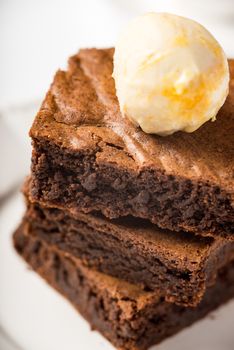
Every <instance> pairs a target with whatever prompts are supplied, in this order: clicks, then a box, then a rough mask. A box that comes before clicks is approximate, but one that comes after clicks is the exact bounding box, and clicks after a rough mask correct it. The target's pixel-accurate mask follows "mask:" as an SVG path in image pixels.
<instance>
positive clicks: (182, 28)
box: [113, 13, 229, 135]
mask: <svg viewBox="0 0 234 350" xmlns="http://www.w3.org/2000/svg"><path fill="white" fill-rule="evenodd" d="M113 77H114V79H115V84H116V92H117V97H118V100H119V104H120V109H121V112H122V114H123V115H124V116H126V117H128V118H130V119H131V120H132V121H133V122H134V123H136V124H137V125H139V126H140V127H141V128H142V129H143V131H145V132H146V133H153V134H159V135H169V134H172V133H174V132H176V131H179V130H182V131H186V132H193V131H195V130H196V129H198V128H199V127H200V126H201V125H202V124H203V123H205V122H206V121H208V120H210V119H212V120H215V117H216V115H217V113H218V111H219V109H220V108H221V106H222V105H223V103H224V101H225V99H226V97H227V94H228V86H229V69H228V62H227V58H226V56H225V54H224V51H223V49H222V47H221V46H220V44H219V43H218V42H217V41H216V39H215V38H214V37H213V36H212V35H211V34H210V33H209V32H208V31H207V30H206V29H205V28H204V27H203V26H202V25H200V24H199V23H197V22H195V21H193V20H191V19H188V18H184V17H180V16H176V15H173V14H169V13H148V14H145V15H143V16H140V17H138V18H136V19H134V20H133V21H132V22H130V23H129V25H128V26H127V28H126V29H125V31H124V32H123V33H122V34H121V35H120V38H119V40H118V42H117V45H116V47H115V54H114V72H113Z"/></svg>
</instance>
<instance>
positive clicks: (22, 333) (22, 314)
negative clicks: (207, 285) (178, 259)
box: [0, 194, 234, 350]
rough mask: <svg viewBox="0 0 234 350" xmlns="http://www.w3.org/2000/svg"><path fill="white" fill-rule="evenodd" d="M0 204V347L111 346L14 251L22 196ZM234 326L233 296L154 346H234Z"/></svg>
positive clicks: (167, 349) (226, 349)
mask: <svg viewBox="0 0 234 350" xmlns="http://www.w3.org/2000/svg"><path fill="white" fill-rule="evenodd" d="M0 209H1V211H0V215H1V221H0V324H1V328H2V329H3V330H4V333H5V335H4V334H3V332H2V333H1V334H2V335H0V350H18V349H23V350H93V349H95V350H113V347H112V346H111V345H110V344H109V343H108V342H107V341H106V340H105V339H104V338H103V337H102V336H101V335H99V334H98V333H97V332H92V331H90V328H89V325H88V323H87V322H86V321H84V320H83V319H82V318H81V317H80V316H79V314H78V313H77V312H76V311H75V309H73V307H72V306H71V305H70V304H69V303H68V302H67V301H66V300H65V299H64V298H63V297H62V296H60V295H59V294H58V293H57V292H55V291H54V290H53V289H52V288H50V287H49V286H48V285H47V284H46V283H45V282H44V281H43V280H42V279H41V278H40V277H38V276H37V275H36V274H35V273H34V272H33V271H31V270H30V269H29V268H28V267H27V266H26V264H25V263H24V262H23V261H22V260H21V258H20V257H18V255H17V254H16V253H15V252H14V250H13V248H12V241H11V236H12V232H13V230H14V229H15V228H16V226H17V224H18V223H19V221H20V218H21V216H22V214H23V211H24V204H23V199H22V198H21V195H19V194H16V195H14V196H12V197H11V198H10V199H9V200H8V201H7V202H6V203H5V204H4V206H2V208H0ZM233 328H234V301H232V302H229V303H228V304H226V305H225V306H223V307H221V308H220V309H219V310H217V311H216V312H214V313H212V315H210V316H208V317H206V318H205V319H204V320H202V321H200V322H198V323H196V324H195V325H194V326H192V327H190V328H188V329H186V330H184V331H182V332H181V333H179V334H178V335H176V336H174V337H172V338H170V339H168V340H166V341H164V342H163V343H162V344H160V345H158V346H157V347H153V348H152V350H153V349H157V350H188V349H189V350H233V349H234V332H233ZM6 335H7V336H6ZM7 338H9V339H11V341H9V339H8V340H7ZM16 344H17V345H16Z"/></svg>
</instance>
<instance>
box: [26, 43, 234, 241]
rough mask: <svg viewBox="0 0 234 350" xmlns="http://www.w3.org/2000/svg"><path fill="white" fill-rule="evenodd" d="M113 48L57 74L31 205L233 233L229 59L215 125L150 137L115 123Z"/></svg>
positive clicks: (39, 123)
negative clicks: (39, 202) (223, 96)
mask: <svg viewBox="0 0 234 350" xmlns="http://www.w3.org/2000/svg"><path fill="white" fill-rule="evenodd" d="M112 56H113V50H112V49H106V50H97V49H89V50H81V51H80V53H79V54H77V55H75V56H73V57H72V58H71V59H70V61H69V66H68V70H67V71H66V72H64V71H59V72H57V74H56V75H55V78H54V82H53V84H52V85H51V88H50V90H49V92H48V94H47V96H46V98H45V101H44V102H43V104H42V107H41V109H40V111H39V113H38V115H37V116H36V119H35V121H34V124H33V127H32V129H31V132H30V135H31V137H32V139H33V146H34V151H33V158H32V172H33V190H32V198H33V199H34V200H42V201H46V202H47V203H50V204H52V205H60V206H64V207H73V208H77V209H79V210H83V211H85V212H88V211H96V210H98V211H102V213H103V214H104V215H105V216H107V217H110V218H114V217H119V216H124V215H134V216H137V217H141V218H146V219H149V220H151V221H152V222H153V223H156V224H158V225H159V226H161V227H164V228H169V229H171V230H180V229H183V230H187V231H196V232H197V231H202V232H203V233H204V232H205V231H206V232H207V233H210V232H216V233H217V232H218V233H219V232H224V230H226V234H227V235H230V233H233V231H234V228H233V222H234V210H233V200H234V193H233V169H234V165H233V161H234V147H233V134H234V123H233V121H234V79H233V77H234V61H233V60H230V61H229V64H230V71H231V82H230V94H229V96H228V98H227V100H226V102H225V104H224V106H223V107H222V109H221V110H220V112H219V114H218V116H217V121H216V122H214V123H212V122H207V123H206V124H205V125H203V126H202V127H201V128H200V129H199V130H197V131H196V132H194V133H191V134H187V133H183V132H178V133H176V134H174V135H171V136H167V137H160V136H156V135H148V134H146V133H144V132H142V131H141V130H140V128H137V127H135V126H134V125H133V124H132V123H131V122H130V121H128V120H127V119H126V118H124V117H122V116H121V114H120V112H119V106H118V101H117V98H116V95H115V86H114V81H113V79H112V77H111V74H112V69H113V67H112Z"/></svg>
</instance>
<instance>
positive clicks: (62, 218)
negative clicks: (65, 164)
mask: <svg viewBox="0 0 234 350" xmlns="http://www.w3.org/2000/svg"><path fill="white" fill-rule="evenodd" d="M24 219H25V221H26V222H27V223H28V225H27V226H26V225H25V231H26V230H27V231H28V234H31V235H33V234H35V235H36V236H37V237H39V238H41V239H43V240H45V241H47V242H48V243H49V244H51V245H53V246H56V247H59V248H61V249H63V250H64V251H66V252H68V253H70V254H72V255H74V256H76V257H78V258H80V259H81V260H82V262H83V264H84V265H86V266H88V267H90V268H93V269H95V270H98V271H101V272H104V273H106V274H109V275H112V276H114V277H118V278H122V279H125V280H127V281H129V282H132V283H135V284H139V285H140V286H142V287H143V288H146V289H147V290H148V289H149V290H156V289H162V290H163V291H164V297H165V298H166V300H167V301H170V302H173V303H176V304H180V305H185V306H188V305H189V306H196V305H197V304H198V303H199V302H200V301H201V299H202V297H203V295H204V293H205V290H206V288H207V286H209V285H212V284H214V283H215V280H216V275H217V272H218V270H219V269H220V268H221V267H222V266H224V265H226V264H227V262H228V261H231V260H233V259H234V242H233V241H226V240H225V239H222V238H217V239H213V238H212V237H202V236H198V235H192V234H190V235H188V234H186V233H184V232H178V233H176V234H175V233H174V232H171V231H168V230H162V229H159V228H158V227H157V226H156V225H153V224H151V223H150V222H147V221H145V220H140V219H136V218H133V217H128V218H122V219H116V220H112V221H110V220H107V219H105V218H104V217H101V216H95V215H91V214H83V213H78V212H75V213H71V212H69V211H64V210H60V209H55V208H46V207H43V206H40V205H39V204H35V203H30V202H29V201H28V209H27V212H26V214H25V218H24Z"/></svg>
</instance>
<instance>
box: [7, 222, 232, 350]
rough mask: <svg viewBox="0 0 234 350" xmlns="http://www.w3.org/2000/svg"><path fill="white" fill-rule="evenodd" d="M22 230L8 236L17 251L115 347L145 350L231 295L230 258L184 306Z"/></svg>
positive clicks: (21, 227)
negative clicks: (194, 302) (195, 301)
mask: <svg viewBox="0 0 234 350" xmlns="http://www.w3.org/2000/svg"><path fill="white" fill-rule="evenodd" d="M25 231H26V230H25V224H24V223H23V224H22V225H21V226H20V227H19V228H18V230H17V231H16V232H15V234H14V245H15V248H16V250H17V251H18V252H19V254H20V255H22V256H23V257H24V259H25V260H26V261H27V262H28V263H29V264H30V265H31V266H32V268H33V269H34V270H35V271H37V272H38V273H39V274H40V275H41V276H42V277H43V278H45V279H46V280H47V282H48V283H49V284H51V285H52V286H53V287H54V288H55V289H57V290H58V291H59V292H60V293H62V294H63V295H64V296H65V297H66V298H68V299H69V300H70V301H71V303H72V304H73V305H74V306H75V307H76V308H77V310H78V311H79V312H80V313H81V314H82V315H83V316H84V317H85V318H86V319H87V320H88V321H89V322H90V324H91V326H92V327H93V328H94V329H96V330H98V331H100V332H101V333H102V334H103V335H104V336H105V337H106V338H107V339H108V340H109V341H111V342H112V343H113V344H114V345H115V346H116V347H117V348H119V349H123V350H143V349H147V348H148V347H149V346H151V345H153V344H156V343H159V342H161V341H162V340H163V339H165V338H166V337H168V336H170V335H172V334H175V333H176V332H178V331H179V330H181V329H183V328H184V327H187V326H189V325H191V324H192V323H193V322H195V321H196V320H198V319H200V318H202V317H204V316H205V315H206V314H207V313H208V312H209V311H211V310H213V309H214V308H216V307H217V306H219V305H220V304H222V303H224V302H225V301H227V300H228V299H230V298H231V297H233V296H234V262H232V263H230V264H229V265H228V266H226V267H225V268H222V269H221V270H220V271H219V274H218V279H217V282H216V285H215V286H213V287H210V288H209V289H208V290H207V292H206V294H205V296H204V298H203V300H202V302H201V303H200V304H199V306H198V307H197V308H195V309H190V308H185V307H182V306H177V305H175V304H171V303H167V302H165V301H164V299H163V297H162V296H161V294H160V291H158V292H155V291H154V292H147V291H142V290H141V289H140V288H139V287H137V286H136V285H133V284H129V283H127V282H124V281H122V280H119V279H116V278H113V277H110V276H108V275H104V274H102V273H99V272H96V271H92V270H90V269H88V268H86V267H84V266H83V265H82V264H81V262H80V261H79V260H78V259H77V258H74V257H73V256H71V255H69V254H67V253H64V252H62V251H61V250H59V249H57V248H55V247H54V246H50V245H48V243H46V242H45V241H43V240H41V239H39V238H37V237H36V236H30V235H27V234H25Z"/></svg>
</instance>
